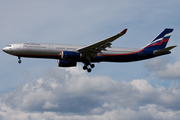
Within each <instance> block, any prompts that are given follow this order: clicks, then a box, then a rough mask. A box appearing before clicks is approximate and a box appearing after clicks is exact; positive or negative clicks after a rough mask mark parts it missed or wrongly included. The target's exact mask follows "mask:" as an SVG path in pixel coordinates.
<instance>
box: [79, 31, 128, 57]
mask: <svg viewBox="0 0 180 120" xmlns="http://www.w3.org/2000/svg"><path fill="white" fill-rule="evenodd" d="M126 31H127V29H124V30H123V31H122V32H120V33H118V34H117V35H114V36H112V37H110V38H107V39H105V40H102V41H100V42H97V43H94V44H92V45H88V46H86V47H83V48H79V49H77V51H79V52H80V53H82V54H83V55H86V54H90V55H91V56H94V57H95V56H96V55H97V54H98V53H101V51H102V50H105V51H106V48H107V47H111V45H112V44H111V42H113V41H114V40H116V39H117V38H119V37H121V36H122V35H124V34H125V33H126Z"/></svg>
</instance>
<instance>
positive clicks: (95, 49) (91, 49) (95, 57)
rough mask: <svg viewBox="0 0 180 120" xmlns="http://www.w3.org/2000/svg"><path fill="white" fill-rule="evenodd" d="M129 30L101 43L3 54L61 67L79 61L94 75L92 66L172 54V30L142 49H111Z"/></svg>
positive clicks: (18, 47) (13, 48)
mask: <svg viewBox="0 0 180 120" xmlns="http://www.w3.org/2000/svg"><path fill="white" fill-rule="evenodd" d="M126 31H127V29H124V30H123V31H122V32H120V33H118V34H117V35H114V36H112V37H110V38H107V39H105V40H102V41H100V42H97V43H94V44H91V45H88V46H82V45H62V44H44V43H15V44H9V45H7V46H6V47H4V48H3V51H4V52H6V53H8V54H10V55H14V56H17V57H18V59H19V61H18V62H19V63H21V57H29V58H50V59H57V60H58V66H59V67H74V66H76V65H77V62H82V63H83V64H84V66H83V69H84V70H87V71H88V72H91V70H92V68H94V67H95V65H94V64H93V63H99V62H132V61H139V60H144V59H149V58H153V57H157V56H162V55H166V54H170V53H171V52H170V50H171V49H173V48H174V47H176V46H170V47H167V48H166V44H167V42H168V41H169V38H170V36H171V33H172V32H173V29H169V28H167V29H164V30H163V31H162V32H161V33H160V34H159V35H158V36H157V37H156V38H155V39H154V40H152V41H151V42H150V43H149V44H148V45H146V46H145V47H143V48H141V49H135V48H117V47H116V48H115V47H113V48H111V45H112V42H113V41H114V40H116V39H117V38H119V37H121V36H122V35H124V34H125V33H126Z"/></svg>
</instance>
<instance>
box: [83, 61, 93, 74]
mask: <svg viewBox="0 0 180 120" xmlns="http://www.w3.org/2000/svg"><path fill="white" fill-rule="evenodd" d="M88 66H90V67H88ZM94 67H95V65H94V64H91V63H90V62H89V63H84V66H83V69H84V70H87V72H91V71H92V69H91V68H94Z"/></svg>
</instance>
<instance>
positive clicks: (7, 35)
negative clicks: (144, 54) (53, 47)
mask: <svg viewBox="0 0 180 120" xmlns="http://www.w3.org/2000/svg"><path fill="white" fill-rule="evenodd" d="M179 6H180V2H179V1H178V0H171V1H169V0H159V1H157V0H156V1H155V0H151V1H147V0H138V1H136V2H134V1H133V0H126V1H121V0H111V1H110V0H109V1H108V0H103V1H102V0H98V1H97V0H96V1H95V0H91V1H83V0H76V1H70V0H66V1H62V0H61V1H57V0H54V1H48V0H38V1H36V0H32V1H23V0H18V1H12V0H9V1H0V28H1V29H0V41H1V44H0V47H1V48H3V47H5V46H6V45H7V44H10V43H18V42H38V43H57V44H77V45H89V44H92V43H95V42H97V41H100V40H103V39H106V38H108V37H110V36H113V35H115V34H117V33H119V32H120V31H122V30H123V29H124V28H128V31H127V33H126V34H125V35H124V36H122V37H121V38H119V39H117V40H116V41H114V42H113V44H112V47H130V48H141V47H143V46H145V45H147V44H148V43H149V42H150V41H151V40H152V39H153V38H155V37H156V36H157V35H158V34H159V33H160V32H161V31H162V30H163V29H164V28H174V31H173V33H172V35H171V38H170V41H169V43H168V46H171V45H178V46H179V44H180V41H179V38H180V34H179V33H180V24H179V21H180V17H179V12H180V8H179ZM178 51H180V48H179V47H176V48H175V49H173V50H172V54H170V55H166V56H162V57H158V58H154V59H150V60H144V61H139V62H132V63H100V64H95V65H96V67H95V68H94V69H93V71H92V72H91V73H90V74H89V73H86V72H85V71H83V70H82V64H81V63H79V64H78V66H77V67H76V68H67V69H64V68H58V67H57V60H46V59H31V58H22V64H20V65H19V64H18V62H17V61H18V58H17V57H15V56H10V55H8V54H6V53H4V52H3V51H1V52H0V55H1V62H0V66H1V69H0V93H1V94H2V95H1V97H0V106H1V107H0V118H1V119H3V120H6V119H11V118H14V119H18V120H19V119H22V120H26V119H27V120H31V119H132V118H133V119H166V120H168V119H178V118H179V112H180V107H179V105H177V104H178V100H179V95H180V92H179V91H180V84H179V80H180V74H179V72H180V57H179V52H178ZM20 103H21V104H20ZM19 116H21V117H19Z"/></svg>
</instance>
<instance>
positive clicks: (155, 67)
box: [145, 58, 180, 80]
mask: <svg viewBox="0 0 180 120" xmlns="http://www.w3.org/2000/svg"><path fill="white" fill-rule="evenodd" d="M145 67H146V68H147V69H148V70H149V71H153V72H154V73H155V75H156V76H157V77H159V78H163V79H169V80H179V79H180V74H179V72H180V61H177V62H175V63H174V64H171V63H168V61H167V60H166V59H163V58H156V59H152V60H150V61H148V62H146V65H145Z"/></svg>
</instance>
